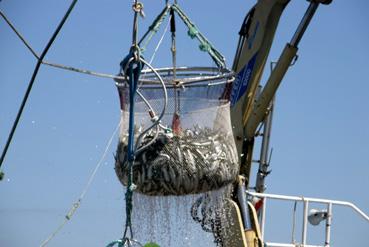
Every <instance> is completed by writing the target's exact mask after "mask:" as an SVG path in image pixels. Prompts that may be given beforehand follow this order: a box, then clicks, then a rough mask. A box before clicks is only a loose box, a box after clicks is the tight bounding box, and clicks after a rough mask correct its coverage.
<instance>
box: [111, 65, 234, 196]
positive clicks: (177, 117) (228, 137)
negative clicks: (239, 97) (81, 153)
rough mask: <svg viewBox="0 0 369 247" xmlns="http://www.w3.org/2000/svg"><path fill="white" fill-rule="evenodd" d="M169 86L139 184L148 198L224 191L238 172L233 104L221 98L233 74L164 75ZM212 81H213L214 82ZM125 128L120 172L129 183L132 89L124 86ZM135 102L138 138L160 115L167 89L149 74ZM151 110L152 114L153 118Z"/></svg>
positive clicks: (137, 168) (140, 161)
mask: <svg viewBox="0 0 369 247" xmlns="http://www.w3.org/2000/svg"><path fill="white" fill-rule="evenodd" d="M159 72H160V73H161V76H162V78H163V80H164V82H165V84H166V85H167V93H168V103H167V108H166V111H165V114H164V117H163V118H162V120H161V124H160V126H156V127H154V128H152V129H151V130H150V131H148V132H147V133H146V134H145V135H144V136H143V138H142V139H141V142H140V143H139V144H138V149H140V147H144V148H143V149H142V150H140V151H139V152H138V153H137V154H136V157H135V161H134V164H133V183H134V184H135V185H136V186H137V189H136V190H137V191H138V192H140V193H143V194H146V195H186V194H196V193H201V192H206V191H210V190H215V189H218V188H221V187H223V186H225V185H227V184H229V183H231V182H233V181H234V180H235V178H236V176H237V174H238V165H237V162H238V160H237V151H236V148H235V143H234V139H233V135H232V127H231V122H230V112H229V102H228V101H226V100H222V99H221V95H222V93H223V92H224V89H225V86H226V85H227V83H228V82H229V78H228V77H227V76H225V77H222V76H220V77H219V75H221V73H219V71H206V72H203V73H201V72H199V71H191V70H185V71H178V73H177V74H176V77H175V78H174V76H173V74H171V73H170V70H163V71H159ZM209 78H210V79H209ZM118 89H119V94H120V100H121V108H122V115H121V117H122V122H121V123H122V124H121V131H120V138H119V143H118V148H117V154H116V165H115V169H116V173H117V175H118V178H119V179H120V181H121V182H122V184H123V185H126V184H127V181H128V162H127V144H128V117H129V112H128V101H129V93H128V90H129V88H128V85H127V84H125V83H120V84H118ZM139 92H140V93H141V94H142V96H143V98H144V99H143V98H142V97H136V102H135V113H134V114H135V140H137V138H138V136H139V135H140V134H141V133H143V131H144V130H145V129H147V128H148V127H149V126H151V125H152V123H153V121H152V119H153V118H152V116H153V114H152V112H155V113H156V114H157V113H160V112H161V111H162V109H163V107H164V104H165V100H164V97H163V89H162V87H160V85H159V84H158V82H157V81H155V79H154V77H153V75H151V74H150V73H144V74H143V76H142V79H141V80H140V87H139ZM149 112H151V115H150V114H149Z"/></svg>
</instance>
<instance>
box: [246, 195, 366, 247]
mask: <svg viewBox="0 0 369 247" xmlns="http://www.w3.org/2000/svg"><path fill="white" fill-rule="evenodd" d="M246 193H247V195H248V196H253V197H257V198H263V206H262V212H261V216H262V217H261V222H260V228H261V236H262V240H263V242H264V227H265V210H266V203H267V199H274V200H283V201H293V202H295V203H296V202H302V203H303V207H304V208H303V223H302V224H303V225H302V236H301V244H294V243H292V244H291V243H288V244H286V243H271V242H266V243H264V245H265V246H268V247H296V246H299V247H329V246H330V239H331V223H332V207H333V205H338V206H344V207H349V208H351V209H353V210H354V211H355V212H357V213H358V214H359V215H360V216H361V217H362V218H364V219H365V220H366V221H368V222H369V216H368V215H367V214H365V213H364V212H363V211H362V210H361V209H360V208H358V207H357V206H356V205H355V204H353V203H351V202H346V201H336V200H327V199H318V198H310V197H303V196H285V195H275V194H265V193H256V192H251V191H247V192H246ZM310 202H312V203H320V204H326V205H327V211H326V218H324V219H325V221H326V227H325V245H323V246H316V245H308V244H307V243H306V236H307V221H308V211H309V203H310Z"/></svg>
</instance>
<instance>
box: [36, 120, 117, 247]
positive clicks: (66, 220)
mask: <svg viewBox="0 0 369 247" xmlns="http://www.w3.org/2000/svg"><path fill="white" fill-rule="evenodd" d="M120 125H121V121H119V124H118V126H117V127H116V128H115V130H114V132H113V134H112V135H111V137H110V139H109V141H108V143H107V145H106V147H105V150H104V153H103V154H102V156H101V158H100V160H99V162H97V164H96V166H95V169H94V170H93V172H92V173H91V175H90V177H89V179H88V181H87V183H86V185H85V187H84V189H83V190H82V192H81V195H80V196H79V198H78V200H77V201H76V202H75V203H73V205H72V208H71V209H70V210H69V212H68V213H67V214H66V215H65V218H64V221H63V222H62V223H61V224H60V225H59V226H58V228H57V229H56V230H55V231H54V232H53V233H52V234H51V235H50V236H49V237H48V238H47V239H46V240H45V241H43V242H42V243H41V244H40V247H44V246H46V245H47V244H48V243H49V242H50V241H51V240H52V239H53V238H54V237H55V236H56V234H58V233H59V232H60V230H61V229H62V228H63V227H64V226H65V225H66V224H67V222H68V221H69V220H70V219H71V218H72V217H73V215H74V213H75V212H76V210H77V209H78V207H79V206H80V205H81V202H82V199H83V198H84V197H85V195H86V193H87V191H88V190H89V188H90V186H91V184H92V182H93V180H94V178H95V176H96V173H97V171H98V170H99V168H100V167H101V165H102V163H103V161H104V160H105V157H106V155H107V153H108V151H109V149H110V146H111V143H112V142H113V139H114V136H115V135H116V133H117V131H118V129H119V127H120Z"/></svg>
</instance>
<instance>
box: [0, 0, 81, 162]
mask: <svg viewBox="0 0 369 247" xmlns="http://www.w3.org/2000/svg"><path fill="white" fill-rule="evenodd" d="M77 1H78V0H74V1H73V2H72V3H71V5H70V6H69V8H68V10H67V12H66V13H65V14H64V16H63V19H62V20H61V21H60V23H59V25H58V26H57V28H56V29H55V31H54V33H53V35H52V36H51V38H50V40H49V41H48V43H47V44H46V46H45V48H44V50H43V51H42V53H41V56H40V58H39V59H38V61H37V64H36V66H35V69H34V71H33V74H32V77H31V80H30V82H29V83H28V87H27V90H26V93H25V94H24V97H23V100H22V103H21V106H20V107H19V110H18V113H17V116H16V119H15V120H14V123H13V126H12V129H11V130H10V133H9V136H8V139H7V141H6V144H5V147H4V149H3V152H2V154H1V157H0V169H1V166H2V164H3V161H4V159H5V156H6V153H7V152H8V148H9V146H10V143H11V141H12V139H13V136H14V133H15V130H16V128H17V126H18V123H19V120H20V118H21V116H22V113H23V110H24V107H25V105H26V103H27V100H28V97H29V94H30V93H31V90H32V87H33V84H34V82H35V79H36V76H37V74H38V71H39V69H40V66H41V64H42V60H43V59H44V57H45V56H46V54H47V52H48V51H49V49H50V47H51V46H52V44H53V43H54V40H55V39H56V37H57V36H58V34H59V32H60V30H61V29H62V27H63V25H64V23H65V22H66V20H67V19H68V17H69V15H70V13H71V12H72V10H73V8H74V6H75V4H76V3H77Z"/></svg>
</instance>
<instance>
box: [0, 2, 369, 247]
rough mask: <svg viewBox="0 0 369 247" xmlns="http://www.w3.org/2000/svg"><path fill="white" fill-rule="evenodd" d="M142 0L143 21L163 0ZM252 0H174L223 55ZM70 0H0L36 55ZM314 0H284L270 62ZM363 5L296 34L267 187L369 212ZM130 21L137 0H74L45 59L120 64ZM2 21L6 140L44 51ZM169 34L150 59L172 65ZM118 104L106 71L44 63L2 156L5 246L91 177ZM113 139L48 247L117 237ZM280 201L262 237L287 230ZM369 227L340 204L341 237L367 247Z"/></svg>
mask: <svg viewBox="0 0 369 247" xmlns="http://www.w3.org/2000/svg"><path fill="white" fill-rule="evenodd" d="M143 3H144V5H145V13H146V18H145V19H144V20H140V31H141V33H142V32H143V31H144V30H146V28H147V26H148V25H149V24H150V23H151V20H152V19H153V18H154V17H155V16H156V15H157V13H159V11H160V10H161V9H162V8H163V6H164V1H144V2H143ZM252 3H253V2H252V1H240V0H235V1H232V2H229V1H194V0H192V1H179V4H180V5H181V6H182V7H183V9H184V10H185V11H186V12H187V14H188V15H189V16H190V17H191V18H192V20H193V21H194V22H195V23H196V24H197V25H198V26H199V28H200V30H201V31H202V32H203V33H204V34H205V35H206V36H207V37H208V38H209V39H210V40H211V41H212V42H213V44H214V45H215V46H216V47H217V48H218V49H219V50H220V51H221V52H222V53H223V54H224V55H225V56H226V58H227V59H228V65H229V66H231V62H232V61H233V56H234V53H235V49H236V44H237V39H238V35H237V33H238V31H239V27H240V24H241V22H242V20H243V18H244V15H245V14H246V12H247V11H248V10H249V9H250V7H251V6H252ZM68 4H69V1H46V0H43V1H41V0H39V1H19V0H13V1H7V0H3V1H1V2H0V8H1V10H2V11H4V12H5V14H7V16H8V17H9V18H10V19H11V20H12V21H13V22H14V24H15V25H16V27H17V28H19V30H20V31H21V32H22V34H23V35H24V36H25V37H26V39H27V40H28V41H29V42H30V43H31V44H32V46H33V47H34V48H35V49H36V51H38V52H39V53H40V52H41V50H42V49H43V47H44V45H45V44H46V42H47V40H48V38H49V37H50V36H51V34H52V32H53V30H54V29H55V27H56V25H57V24H58V22H59V21H60V19H61V17H62V16H63V14H64V11H65V10H66V9H67V8H68ZM306 7H307V2H306V1H297V0H294V1H291V3H290V4H289V5H288V7H287V9H286V10H285V12H284V15H283V16H282V18H281V21H280V25H279V28H278V30H277V34H276V37H275V42H274V46H273V48H272V51H271V53H270V57H269V60H276V59H277V58H278V57H279V54H280V52H281V50H282V48H283V47H284V45H285V43H286V42H288V41H289V40H290V39H291V37H292V35H293V32H294V30H295V28H296V27H297V25H298V22H299V21H300V18H301V17H302V15H303V13H304V11H305V8H306ZM368 8H369V3H368V2H367V1H364V0H359V1H355V3H353V2H347V1H339V0H336V1H334V2H333V3H332V4H331V5H330V6H321V7H320V8H319V9H318V11H317V13H316V15H315V18H314V19H313V20H312V22H311V25H310V26H309V28H308V30H307V32H306V35H305V36H304V37H303V39H302V42H301V44H300V51H299V52H298V54H299V60H298V62H297V63H296V65H295V66H294V67H292V68H291V69H290V70H289V72H288V74H287V75H286V77H285V80H284V81H283V83H282V85H281V87H280V90H279V92H278V96H277V103H276V111H275V115H274V116H275V117H274V122H273V132H272V143H271V145H272V147H273V149H274V151H273V159H272V164H271V168H272V170H273V171H272V173H271V175H270V176H269V177H268V179H267V185H268V190H267V192H269V193H278V194H290V195H305V196H309V197H327V198H331V199H338V200H348V201H352V202H354V203H355V204H357V205H358V206H359V207H361V208H362V209H363V210H364V211H366V212H369V194H368V189H369V179H368V178H369V175H368V174H369V156H368V151H369V144H368V139H369V129H368V126H369V97H368V96H369V75H368V56H369V48H368V46H367V44H368V43H369V31H368V27H367V24H368V23H369V17H368V16H367V10H368ZM131 26H132V11H131V1H117V0H114V1H113V0H108V1H80V2H78V3H77V5H76V8H75V10H74V11H73V13H72V14H71V16H70V18H69V20H68V21H67V23H66V25H65V27H64V28H63V30H62V31H61V33H60V36H59V37H58V38H57V40H56V42H55V44H54V46H53V47H52V48H51V50H50V52H49V53H48V55H47V58H46V60H50V61H53V62H57V63H62V64H66V65H71V66H75V67H81V68H86V69H91V70H96V71H101V72H106V73H110V74H115V73H116V72H117V71H118V69H119V67H118V66H119V62H120V61H121V59H122V58H123V57H124V56H125V55H126V53H127V50H128V49H129V47H130V42H131ZM181 31H182V32H181ZM0 32H1V38H0V41H1V43H0V44H1V46H0V54H1V59H0V147H2V146H3V145H4V144H5V140H6V137H7V135H8V131H9V129H10V128H11V124H12V122H13V120H14V118H15V116H16V111H17V108H18V107H19V105H20V102H21V97H22V96H23V94H24V92H25V89H26V86H27V83H28V81H29V79H30V77H31V74H32V71H33V68H34V66H35V64H36V61H35V59H34V58H33V57H32V55H31V54H30V53H29V52H28V51H27V50H26V48H25V47H24V46H23V44H22V43H21V42H20V41H19V40H18V39H17V38H16V36H15V35H14V34H13V33H12V31H11V30H10V29H9V28H8V27H7V26H6V25H5V23H4V21H0ZM178 32H179V33H178V39H179V41H178V58H179V64H182V65H212V62H211V60H210V59H209V58H208V57H207V56H206V55H205V54H203V53H201V52H200V51H199V50H198V48H197V43H196V42H195V41H192V40H190V39H189V38H188V37H187V35H186V34H185V32H186V31H185V29H184V28H183V29H181V30H180V28H179V30H178ZM168 37H169V36H168ZM153 43H155V40H154V41H153ZM167 43H168V42H164V44H163V49H161V50H160V51H159V53H158V55H157V58H158V59H156V60H155V62H154V66H164V65H168V64H169V61H170V60H169V48H168V46H166V44H167ZM149 48H150V47H149ZM147 56H148V57H149V56H150V53H149V54H147ZM194 57H196V59H194ZM265 72H266V74H268V72H269V71H268V67H267V69H266V70H265ZM265 78H266V77H265ZM265 78H264V81H265ZM119 114H120V112H119V102H118V97H117V92H116V89H115V85H114V82H113V81H112V80H109V79H101V78H95V77H90V76H87V75H80V74H76V73H72V72H65V71H61V70H58V69H54V68H49V67H42V68H41V70H40V72H39V75H38V77H37V80H36V83H35V86H34V89H33V91H32V93H31V96H30V98H29V102H28V105H27V107H26V108H25V111H24V114H23V117H22V119H21V122H20V125H19V127H18V129H17V132H16V134H15V136H14V140H13V143H12V145H11V147H10V149H9V152H8V155H7V158H6V160H5V163H4V166H3V168H4V171H5V173H6V178H5V180H4V181H2V182H1V184H0V194H1V200H0V215H1V218H2V220H1V221H0V245H1V246H15V247H18V246H37V245H38V244H39V243H40V242H41V241H42V240H43V239H44V238H45V237H46V236H47V235H48V234H49V233H50V232H51V231H52V230H53V229H54V228H55V227H56V226H57V224H58V223H59V222H60V221H61V220H62V218H63V215H65V213H66V211H67V210H68V209H69V208H70V205H71V204H72V203H73V202H74V201H75V200H76V199H77V197H78V196H79V193H80V191H81V190H82V188H83V187H84V185H85V183H86V182H87V179H88V176H89V174H90V173H91V171H92V169H93V168H94V166H95V164H96V162H97V161H98V160H99V158H100V156H101V154H102V153H103V151H104V147H105V145H106V142H107V141H108V139H109V138H110V136H111V133H112V132H113V130H114V128H115V127H116V125H117V123H118V121H119ZM114 150H115V142H113V147H112V149H111V150H110V151H109V155H108V157H107V159H106V160H105V162H104V164H103V166H102V168H101V169H100V171H99V173H98V174H97V177H96V180H95V181H94V183H93V185H92V187H91V190H90V191H89V193H88V194H87V195H86V197H85V200H84V201H83V203H82V205H81V208H80V210H79V211H78V212H77V215H76V216H75V218H74V219H73V221H72V222H71V223H70V224H69V225H67V226H66V227H65V229H64V230H63V231H62V232H61V234H60V235H59V236H58V237H57V238H56V239H55V240H54V241H53V242H52V243H51V245H50V246H87V245H89V246H104V244H106V243H107V242H108V241H110V240H112V239H114V238H117V237H118V236H120V234H121V228H122V226H123V224H124V223H123V217H124V212H123V211H124V210H123V209H124V200H123V199H124V196H123V193H124V191H123V189H122V187H121V186H120V183H119V182H118V180H117V179H116V176H115V173H114V170H113V156H112V155H111V154H112V153H113V152H114ZM274 206H275V209H274V210H272V211H271V212H270V213H269V214H268V225H267V229H266V230H267V233H266V236H267V238H268V239H270V240H272V241H288V240H290V222H291V220H290V219H291V217H290V216H288V214H289V213H290V212H291V211H292V204H287V207H285V208H282V206H283V204H278V203H277V204H275V205H274ZM284 215H286V216H284ZM97 222H98V223H97ZM281 226H282V227H281ZM319 229H320V230H323V228H322V227H319V228H318V229H317V228H312V227H310V228H309V231H310V232H311V233H316V235H315V237H313V236H312V237H311V238H309V240H311V243H313V244H317V243H321V242H322V241H323V238H322V236H321V234H320V233H318V230H319ZM368 232H369V224H368V223H366V222H364V220H362V219H360V218H359V217H358V216H357V215H356V214H354V213H352V212H351V211H349V210H346V209H341V208H334V218H333V232H332V234H333V236H332V241H333V244H334V246H355V245H359V246H364V245H365V244H366V241H367V236H366V234H367V233H368ZM297 238H299V235H298V236H297Z"/></svg>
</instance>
